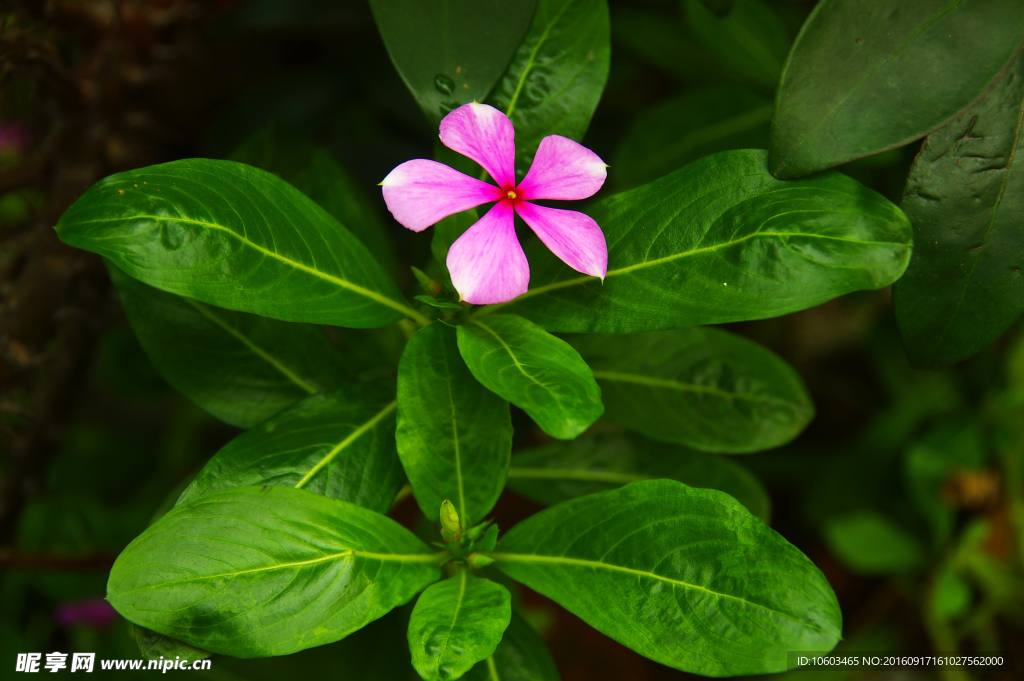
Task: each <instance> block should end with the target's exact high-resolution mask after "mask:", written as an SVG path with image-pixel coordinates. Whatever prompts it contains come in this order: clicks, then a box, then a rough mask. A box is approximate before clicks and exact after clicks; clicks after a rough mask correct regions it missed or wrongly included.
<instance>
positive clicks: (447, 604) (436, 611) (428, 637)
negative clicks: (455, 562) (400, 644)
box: [409, 568, 512, 681]
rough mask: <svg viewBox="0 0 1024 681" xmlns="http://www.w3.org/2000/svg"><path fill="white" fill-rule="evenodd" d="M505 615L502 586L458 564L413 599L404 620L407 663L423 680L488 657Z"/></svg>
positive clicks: (508, 605)
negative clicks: (447, 576) (449, 575)
mask: <svg viewBox="0 0 1024 681" xmlns="http://www.w3.org/2000/svg"><path fill="white" fill-rule="evenodd" d="M511 617H512V596H511V594H510V593H509V592H508V589H506V588H505V587H503V586H501V585H500V584H495V583H494V582H492V581H490V580H489V579H481V578H479V577H474V576H473V575H471V574H470V573H469V570H467V569H465V568H463V569H461V570H459V573H458V574H457V575H455V576H454V577H452V578H451V579H446V580H444V581H443V582H438V583H437V584H432V585H431V586H430V587H428V588H427V590H426V591H424V592H423V593H422V594H420V597H419V599H418V600H417V601H416V607H415V608H413V610H412V617H411V618H410V620H409V651H410V652H411V653H412V666H413V667H414V668H415V669H416V671H417V672H419V675H420V676H421V677H423V678H424V679H426V680H427V681H443V680H445V679H457V678H459V677H460V676H462V675H463V674H465V673H466V672H468V671H469V670H470V668H472V667H473V665H475V664H476V663H477V662H480V661H481V660H485V659H487V658H488V657H490V655H491V654H492V653H493V652H494V649H495V648H496V647H497V646H498V642H499V641H501V635H502V633H503V632H504V631H505V628H506V627H508V623H509V619H510V618H511Z"/></svg>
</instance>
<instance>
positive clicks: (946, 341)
mask: <svg viewBox="0 0 1024 681" xmlns="http://www.w3.org/2000/svg"><path fill="white" fill-rule="evenodd" d="M1022 79H1024V59H1018V60H1017V63H1016V64H1014V66H1013V68H1012V69H1011V70H1010V71H1009V72H1008V73H1007V74H1006V75H1005V76H1003V77H1002V78H1001V79H1000V80H999V82H998V83H996V86H995V88H993V89H992V91H991V92H989V93H988V94H987V95H986V96H985V98H984V99H983V100H981V102H979V103H978V104H977V105H976V106H974V107H972V108H971V109H970V110H969V111H968V112H967V113H965V114H964V115H962V116H961V117H960V118H958V119H956V120H955V121H953V122H952V123H950V124H949V125H947V126H946V127H944V128H942V129H941V130H939V131H937V132H934V133H932V134H931V135H929V136H928V139H927V140H925V144H924V147H923V148H922V149H921V153H920V154H918V156H917V158H916V159H915V160H914V165H913V167H911V169H910V177H909V178H908V179H907V186H906V189H905V190H904V197H903V204H902V207H903V210H904V211H906V213H907V217H909V218H910V224H912V225H913V226H914V243H915V244H916V247H915V248H914V255H913V257H912V258H911V259H910V266H909V267H908V268H907V273H906V274H905V275H904V276H903V278H901V279H900V280H899V281H898V282H896V285H895V286H894V287H893V303H894V304H895V307H896V321H897V322H899V326H900V333H901V334H902V336H903V343H904V346H905V347H906V349H907V354H908V355H909V356H910V359H911V360H912V361H913V363H914V364H915V365H917V366H922V367H936V366H944V365H947V364H952V363H953V362H958V361H960V360H962V359H966V358H967V357H970V356H971V355H973V354H974V353H976V352H978V351H979V350H981V349H982V348H984V347H985V346H986V345H988V344H989V343H991V342H992V341H994V340H995V339H996V338H998V337H999V336H1001V335H1002V334H1003V332H1004V331H1006V330H1007V329H1008V328H1010V326H1011V325H1012V324H1013V323H1014V322H1015V321H1017V319H1018V318H1019V317H1020V316H1021V314H1024V275H1022V274H1021V272H1020V270H1021V267H1022V263H1024V171H1022V170H1021V169H1020V167H1019V165H1020V160H1019V158H1018V157H1017V152H1020V151H1022V149H1024V139H1022V138H1021V134H1020V133H1021V123H1022V120H1021V116H1022V112H1024V80H1022Z"/></svg>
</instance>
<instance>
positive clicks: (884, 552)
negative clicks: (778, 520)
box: [825, 510, 926, 574]
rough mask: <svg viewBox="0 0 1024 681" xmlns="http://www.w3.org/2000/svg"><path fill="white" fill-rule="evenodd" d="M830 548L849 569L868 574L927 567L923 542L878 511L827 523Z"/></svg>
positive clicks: (864, 512)
mask: <svg viewBox="0 0 1024 681" xmlns="http://www.w3.org/2000/svg"><path fill="white" fill-rule="evenodd" d="M825 539H826V540H827V542H828V545H829V548H831V549H832V552H833V553H834V554H835V555H836V557H837V558H839V560H841V561H842V562H843V563H844V564H845V565H846V566H847V567H849V568H850V569H851V570H853V571H854V572H860V573H864V574H902V573H907V572H913V571H914V570H916V569H918V568H921V567H923V566H924V564H925V561H926V555H925V551H924V549H923V548H922V547H921V544H920V542H918V541H917V539H916V538H914V536H913V535H911V534H909V533H908V532H907V531H906V530H904V529H903V528H902V527H900V526H899V525H897V524H896V523H895V522H893V521H892V520H891V519H889V517H887V516H885V515H882V514H881V513H879V512H877V511H872V510H863V511H854V512H853V513H849V514H846V515H843V516H840V517H837V518H832V519H830V520H829V521H827V522H826V524H825Z"/></svg>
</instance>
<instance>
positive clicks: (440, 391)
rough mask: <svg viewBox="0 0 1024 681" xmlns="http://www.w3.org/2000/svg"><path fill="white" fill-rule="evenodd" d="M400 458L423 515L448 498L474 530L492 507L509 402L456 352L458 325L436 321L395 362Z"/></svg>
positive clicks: (508, 440) (504, 465)
mask: <svg viewBox="0 0 1024 681" xmlns="http://www.w3.org/2000/svg"><path fill="white" fill-rule="evenodd" d="M396 439H397V443H398V455H399V456H400V457H401V459H402V466H403V467H404V468H405V473H406V475H407V476H408V477H409V483H410V484H411V485H412V491H413V494H414V495H415V497H416V501H417V502H418V503H419V505H420V509H421V510H422V511H423V514H424V515H426V516H427V518H430V519H431V520H437V514H438V511H439V510H440V508H441V502H443V501H444V500H445V499H448V500H450V501H451V502H452V504H454V505H455V510H456V512H457V513H458V514H459V517H460V518H461V519H462V526H463V527H465V528H469V527H472V526H473V525H475V524H477V523H479V522H480V521H481V520H483V518H484V516H485V515H487V513H488V512H489V511H490V510H491V508H493V507H494V502H495V501H497V500H498V495H500V494H501V490H502V488H504V486H505V472H506V471H507V470H508V461H509V456H510V454H511V452H512V418H511V415H510V413H509V407H508V402H506V401H505V400H503V399H501V398H500V397H498V396H497V395H495V394H494V393H492V392H491V391H490V390H488V389H487V388H485V387H484V386H482V385H480V383H479V382H478V381H477V380H476V379H475V378H473V374H472V373H470V371H469V369H468V368H466V363H465V362H464V361H463V360H462V357H461V356H460V355H459V347H458V344H457V341H456V331H455V329H454V328H452V327H450V326H448V325H447V324H444V323H442V322H434V323H433V324H431V325H430V326H428V327H426V328H425V329H420V330H419V331H417V332H416V334H415V335H413V337H412V339H410V340H409V344H408V345H406V346H405V352H404V353H403V355H402V360H401V362H400V363H399V365H398V430H397V432H396Z"/></svg>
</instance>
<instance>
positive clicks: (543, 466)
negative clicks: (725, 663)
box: [481, 435, 771, 550]
mask: <svg viewBox="0 0 1024 681" xmlns="http://www.w3.org/2000/svg"><path fill="white" fill-rule="evenodd" d="M660 478H668V479H670V480H678V481H679V482H682V483H684V484H686V485H689V486H690V487H700V488H705V489H717V490H720V491H722V492H725V493H726V494H729V495H731V496H732V497H733V498H735V499H736V501H738V502H740V503H741V504H743V505H744V506H746V507H747V510H749V511H750V512H751V513H753V514H754V515H756V516H757V517H758V518H760V519H761V520H763V521H764V522H766V523H767V522H768V520H769V517H770V515H771V500H770V499H769V498H768V493H767V492H766V491H765V489H764V486H762V485H761V483H760V481H758V479H757V478H756V477H755V476H754V475H753V474H752V473H751V472H750V471H748V470H747V469H746V468H744V467H743V466H741V465H739V464H738V463H736V462H734V461H732V460H731V459H729V458H727V457H723V456H716V455H715V454H708V453H707V452H699V451H697V450H694V449H689V448H687V447H682V446H680V445H671V444H666V443H664V442H655V441H654V440H648V439H646V438H643V437H640V436H638V435H633V436H629V437H627V436H625V435H607V436H597V437H582V438H579V439H577V440H574V441H572V442H554V443H551V444H548V445H544V446H542V447H536V448H534V449H527V450H525V451H523V452H521V453H518V454H516V455H515V456H514V457H513V458H512V465H511V467H510V468H509V470H508V486H509V487H511V488H512V489H514V490H515V491H517V492H519V493H520V494H522V495H523V496H526V497H529V498H530V499H533V500H534V501H536V502H539V503H541V504H544V505H545V506H548V505H551V504H557V503H559V502H562V501H566V500H568V499H574V498H576V497H580V496H583V495H584V494H593V493H595V492H603V491H605V490H609V489H616V488H618V487H622V486H623V485H625V484H628V483H630V482H638V481H641V480H657V479H660ZM481 550H485V549H481Z"/></svg>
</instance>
